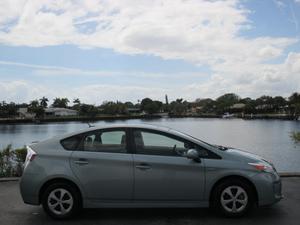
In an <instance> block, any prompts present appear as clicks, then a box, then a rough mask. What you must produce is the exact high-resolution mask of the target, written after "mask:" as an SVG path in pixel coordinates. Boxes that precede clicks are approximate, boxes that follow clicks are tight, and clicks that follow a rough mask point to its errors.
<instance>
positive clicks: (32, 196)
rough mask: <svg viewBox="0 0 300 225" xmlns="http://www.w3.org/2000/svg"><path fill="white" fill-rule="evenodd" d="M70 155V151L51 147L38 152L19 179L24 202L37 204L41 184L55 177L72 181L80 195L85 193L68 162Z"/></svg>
mask: <svg viewBox="0 0 300 225" xmlns="http://www.w3.org/2000/svg"><path fill="white" fill-rule="evenodd" d="M36 151H38V149H36ZM70 155H71V152H70V151H61V150H53V149H52V150H47V149H43V151H39V152H38V155H37V156H36V158H35V159H34V160H33V161H32V162H30V163H29V165H28V166H27V167H26V169H25V171H24V173H23V176H22V178H21V181H20V190H21V194H22V196H23V198H24V201H25V202H27V203H30V204H39V192H40V190H41V188H42V186H43V185H44V184H45V183H46V182H47V181H49V180H51V179H56V178H64V179H67V180H70V181H72V182H74V183H75V184H76V185H77V186H78V188H79V189H80V190H81V192H82V193H81V194H82V196H83V197H85V193H84V191H83V189H82V187H81V186H80V184H79V182H78V180H77V179H76V178H75V177H74V174H73V172H72V171H71V168H70V165H69V163H68V162H69V157H70Z"/></svg>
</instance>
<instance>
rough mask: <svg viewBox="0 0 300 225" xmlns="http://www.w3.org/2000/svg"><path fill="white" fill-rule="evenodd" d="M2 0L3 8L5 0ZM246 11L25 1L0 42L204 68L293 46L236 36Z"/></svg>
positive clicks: (200, 4)
mask: <svg viewBox="0 0 300 225" xmlns="http://www.w3.org/2000/svg"><path fill="white" fill-rule="evenodd" d="M3 2H4V3H2V4H4V6H3V7H4V8H5V2H10V0H4V1H3ZM7 5H10V3H7ZM17 5H21V4H17ZM19 8H21V7H19ZM9 12H10V13H9ZM248 13H249V11H248V10H246V9H245V8H243V7H242V6H241V5H240V3H239V2H238V1H237V0H228V1H205V0H187V1H184V0H154V1H148V0H143V1H137V0H123V1H118V0H103V1H97V0H93V1H77V2H71V1H70V0H44V1H40V0H29V1H27V2H26V4H25V5H24V6H23V7H22V10H10V9H8V12H6V14H4V15H1V16H0V17H1V18H2V19H1V20H0V24H2V25H4V24H5V22H6V21H7V20H8V19H9V18H12V17H13V18H17V20H18V21H17V23H16V24H14V25H13V26H12V27H11V28H10V30H9V32H5V31H3V32H0V43H5V44H11V45H26V46H37V47H39V46H45V45H59V44H66V43H68V44H75V45H78V46H81V47H85V48H93V47H101V48H112V49H114V50H115V51H118V52H121V53H125V54H152V55H156V56H159V57H162V58H164V59H183V60H186V61H190V62H193V63H196V64H205V65H214V64H217V63H218V62H220V61H236V59H239V60H249V59H250V60H256V61H257V62H260V61H264V60H268V59H270V58H274V57H277V56H278V55H280V54H281V52H282V49H283V48H285V47H286V46H288V45H290V44H292V43H295V41H296V40H295V39H290V38H270V37H262V38H257V39H245V38H242V37H240V36H239V32H240V31H242V30H243V29H249V25H250V23H249V21H248V19H247V15H248ZM1 21H2V22H1ZM266 46H267V48H268V50H266V49H265V48H266ZM240 49H243V51H242V52H241V51H240ZM271 51H272V52H271ZM264 52H265V53H266V52H267V54H265V53H264Z"/></svg>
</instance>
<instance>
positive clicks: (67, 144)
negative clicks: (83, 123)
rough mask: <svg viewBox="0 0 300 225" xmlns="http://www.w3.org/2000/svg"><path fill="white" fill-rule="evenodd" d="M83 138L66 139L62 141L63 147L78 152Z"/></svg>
mask: <svg viewBox="0 0 300 225" xmlns="http://www.w3.org/2000/svg"><path fill="white" fill-rule="evenodd" d="M80 140H81V137H80V136H79V135H77V136H72V137H69V138H66V139H63V140H61V142H60V143H61V145H62V146H63V147H64V149H66V150H76V149H77V147H78V145H79V143H80Z"/></svg>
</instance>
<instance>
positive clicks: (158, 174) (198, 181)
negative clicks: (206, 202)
mask: <svg viewBox="0 0 300 225" xmlns="http://www.w3.org/2000/svg"><path fill="white" fill-rule="evenodd" d="M133 157H134V166H135V168H134V171H135V182H134V200H135V201H145V200H149V201H166V202H167V201H179V200H182V201H201V200H203V193H204V186H205V185H204V184H205V176H204V168H205V166H204V162H202V163H199V162H195V161H193V160H190V159H187V158H185V157H177V156H158V155H140V154H134V155H133ZM141 165H148V166H149V168H148V169H143V167H141V168H140V166H141Z"/></svg>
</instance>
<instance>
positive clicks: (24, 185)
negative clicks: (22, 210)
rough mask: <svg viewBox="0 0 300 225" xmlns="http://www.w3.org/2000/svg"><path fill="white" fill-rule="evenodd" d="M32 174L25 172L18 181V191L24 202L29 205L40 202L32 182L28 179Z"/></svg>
mask: <svg viewBox="0 0 300 225" xmlns="http://www.w3.org/2000/svg"><path fill="white" fill-rule="evenodd" d="M32 176H34V175H33V174H31V176H28V175H26V174H23V176H22V178H21V180H20V183H19V187H20V193H21V196H22V199H23V201H24V203H26V204H30V205H39V204H40V203H39V195H38V192H37V191H36V190H35V188H34V185H33V182H31V179H30V177H32Z"/></svg>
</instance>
